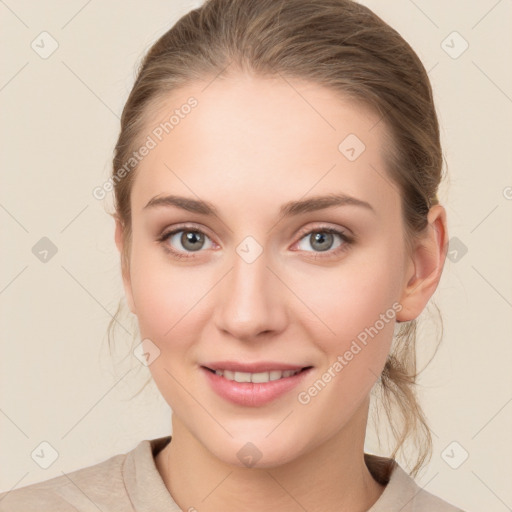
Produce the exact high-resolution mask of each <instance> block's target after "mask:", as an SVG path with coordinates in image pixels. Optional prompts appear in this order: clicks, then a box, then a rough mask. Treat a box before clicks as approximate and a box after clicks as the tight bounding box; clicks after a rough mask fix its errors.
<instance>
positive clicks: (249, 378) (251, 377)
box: [215, 370, 300, 384]
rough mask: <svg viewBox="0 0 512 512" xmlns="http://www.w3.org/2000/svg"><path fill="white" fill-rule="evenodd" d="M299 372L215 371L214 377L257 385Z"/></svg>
mask: <svg viewBox="0 0 512 512" xmlns="http://www.w3.org/2000/svg"><path fill="white" fill-rule="evenodd" d="M299 372H300V370H284V371H280V370H272V371H270V372H260V373H248V372H232V371H230V370H215V374H216V375H220V376H221V377H224V378H225V379H228V380H234V381H235V382H255V383H257V384H262V383H265V382H270V381H272V380H278V379H282V378H285V377H291V376H292V375H295V374H296V373H299Z"/></svg>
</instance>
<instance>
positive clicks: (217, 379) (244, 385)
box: [201, 361, 312, 407]
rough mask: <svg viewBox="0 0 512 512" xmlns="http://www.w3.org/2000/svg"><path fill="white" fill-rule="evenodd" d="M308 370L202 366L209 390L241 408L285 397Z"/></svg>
mask: <svg viewBox="0 0 512 512" xmlns="http://www.w3.org/2000/svg"><path fill="white" fill-rule="evenodd" d="M311 368H312V367H311V366H301V365H292V364H288V363H276V362H265V361H264V362H257V363H238V362H233V361H219V362H213V363H207V364H205V365H203V366H201V369H202V370H203V372H204V374H205V375H206V378H207V381H208V382H209V384H210V385H211V387H212V389H213V390H214V391H215V392H216V393H217V394H218V395H220V396H221V397H222V398H224V399H226V400H228V401H230V402H232V403H235V404H237V405H243V406H252V407H255V406H262V405H265V404H267V403H269V402H271V401H273V400H275V399H276V398H278V397H280V396H282V395H284V394H285V393H287V392H288V391H290V390H291V389H293V388H294V387H295V386H297V385H298V383H299V382H300V381H301V380H302V379H303V378H304V376H305V374H306V373H308V372H309V370H311Z"/></svg>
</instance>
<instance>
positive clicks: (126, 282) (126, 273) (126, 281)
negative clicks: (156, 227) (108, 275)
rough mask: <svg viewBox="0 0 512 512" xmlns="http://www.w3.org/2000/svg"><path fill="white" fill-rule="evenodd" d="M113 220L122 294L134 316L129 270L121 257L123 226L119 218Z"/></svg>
mask: <svg viewBox="0 0 512 512" xmlns="http://www.w3.org/2000/svg"><path fill="white" fill-rule="evenodd" d="M114 219H115V221H116V233H115V240H116V246H117V249H118V250H119V254H120V256H121V274H122V276H123V287H124V293H125V296H126V301H127V302H128V306H129V307H130V311H131V312H132V313H133V314H135V315H136V314H137V312H136V310H135V304H134V302H133V294H132V284H131V279H130V268H129V264H128V262H127V261H125V259H124V257H123V249H124V244H125V236H124V225H123V223H122V222H121V220H120V219H119V217H114Z"/></svg>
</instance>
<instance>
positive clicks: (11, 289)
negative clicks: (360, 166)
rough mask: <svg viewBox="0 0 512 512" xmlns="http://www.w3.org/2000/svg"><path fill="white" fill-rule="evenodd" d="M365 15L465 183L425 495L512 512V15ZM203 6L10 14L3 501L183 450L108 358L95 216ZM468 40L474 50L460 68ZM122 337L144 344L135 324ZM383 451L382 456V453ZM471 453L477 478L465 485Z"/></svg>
mask: <svg viewBox="0 0 512 512" xmlns="http://www.w3.org/2000/svg"><path fill="white" fill-rule="evenodd" d="M196 3H197V2H196ZM363 3H365V4H366V5H368V6H369V7H371V8H372V9H374V10H375V12H376V13H377V14H379V15H380V16H381V17H382V18H383V19H384V20H386V21H387V22H388V23H390V24H391V25H392V26H393V27H395V28H396V29H397V30H398V31H399V32H400V33H401V34H402V35H403V36H404V37H405V39H407V40H408V41H409V42H410V44H411V45H412V46H413V48H414V49H415V50H416V51H417V52H418V54H419V55H420V57H421V58H422V60H423V62H424V64H425V67H426V69H427V70H429V74H430V77H431V80H432V84H433V87H434V90H435V96H436V101H437V108H438V112H439V117H440V122H441V125H442V137H443V144H444V152H445V158H446V162H447V165H448V172H449V182H446V183H444V184H443V189H442V193H441V201H442V203H443V204H445V206H446V208H447V212H448V218H449V230H450V236H451V237H452V240H451V260H448V261H447V264H446V267H445V272H444V275H443V278H442V281H441V284H440V287H439V289H438V291H437V292H436V295H435V300H436V303H437V304H438V305H439V306H440V308H441V310H442V312H443V317H444V324H445V333H444V339H443V342H442V345H441V348H440V350H439V352H438V354H437V356H436V358H435V359H434V361H433V362H432V363H431V365H430V366H429V368H428V369H427V370H426V371H425V373H424V377H423V379H422V382H421V383H422V387H421V396H422V398H423V403H424V406H425V409H426V412H427V415H428V417H429V419H430V422H431V426H432V429H433V431H434V435H433V437H434V454H433V457H432V461H431V463H430V464H429V466H428V467H427V468H426V470H425V471H423V472H422V473H421V475H420V477H419V478H418V482H419V483H420V484H421V485H423V486H425V488H426V489H427V490H429V491H430V492H433V493H435V494H438V495H440V496H442V497H443V498H445V499H447V500H449V501H451V502H453V503H455V504H457V505H459V506H460V507H462V508H464V509H466V510H468V511H478V510H485V511H491V510H492V511H496V512H500V511H506V510H510V509H511V508H512V488H511V486H510V481H511V476H512V438H511V436H510V432H511V427H512V372H511V371H510V366H511V362H512V343H511V333H512V328H511V318H512V314H511V313H512V286H511V283H512V275H511V274H512V273H511V265H510V262H511V261H512V250H511V246H512V242H511V224H512V222H511V210H512V175H511V173H510V169H511V160H512V158H511V151H510V146H511V141H512V70H511V67H510V62H511V61H512V44H511V43H512V26H511V20H512V4H511V2H510V0H501V1H496V0H479V1H474V2H467V1H463V0H452V1H450V2H445V1H444V0H423V1H420V0H415V1H412V0H395V1H393V2H382V1H378V0H366V1H365V2H363ZM192 6H193V4H192V3H191V2H187V1H185V0H182V1H178V0H173V1H159V0H152V1H149V2H135V1H133V0H132V1H122V2H121V1H110V2H99V1H97V0H96V1H94V0H93V1H89V2H87V1H83V0H82V1H70V2H57V1H47V2H35V1H23V0H19V1H14V0H7V1H6V2H3V1H2V2H0V16H1V19H2V27H3V29H2V31H1V32H0V38H1V39H2V40H1V44H2V47H3V52H2V55H3V66H2V69H1V76H0V102H1V107H2V118H1V119H2V123H1V124H2V137H1V143H2V147H1V153H0V154H1V158H2V165H1V173H2V175H1V189H0V222H1V227H2V231H1V233H2V238H1V240H2V242H1V243H2V265H1V266H0V308H1V309H0V311H1V325H2V345H1V349H2V350H1V358H0V433H1V436H0V454H1V456H0V457H1V458H0V491H6V490H9V489H11V488H14V487H20V486H25V485H28V484H30V483H32V482H37V481H40V480H46V479H48V478H51V477H53V476H57V475H61V474H62V473H63V472H64V473H67V472H69V471H72V470H74V469H78V468H80V467H85V466H88V465H92V464H95V463H97V462H100V461H102V460H104V459H106V458H108V457H110V456H112V455H114V454H116V453H120V452H124V451H127V450H130V449H132V448H133V447H134V446H135V444H136V443H138V441H139V440H141V439H150V438H153V437H157V436H161V435H167V434H168V433H169V432H168V428H169V426H168V425H169V418H170V411H169V409H168V407H167V404H166V403H165V402H164V401H163V399H162V398H161V397H160V395H159V394H158V392H157V390H156V387H154V386H153V385H152V386H148V387H147V388H146V390H145V391H144V392H143V393H141V394H140V395H138V396H137V397H136V398H133V399H130V397H131V396H132V395H134V394H135V393H136V392H137V391H138V389H139V388H140V387H141V386H142V384H143V383H144V382H145V379H146V377H147V376H148V375H149V374H148V372H147V369H146V368H145V367H143V366H142V365H141V364H140V363H139V362H138V360H137V359H136V358H135V357H133V356H131V355H129V354H128V355H127V352H126V350H124V351H123V350H122V348H123V346H124V347H127V346H128V344H129V343H130V336H129V335H127V334H126V333H124V332H123V329H122V328H121V329H119V330H118V333H119V336H118V338H117V343H118V346H119V347H120V350H119V351H118V354H117V355H116V357H115V358H113V359H112V358H111V357H110V355H109V351H108V349H107V344H106V327H107V324H108V321H109V320H110V318H111V315H112V314H113V313H114V312H115V309H116V306H117V302H118V299H119V297H120V296H121V294H122V288H121V281H120V276H119V264H118V261H119V260H118V254H117V252H116V249H115V245H114V241H113V221H112V220H111V219H110V217H108V216H107V214H106V213H105V208H107V207H108V206H109V204H110V202H109V201H107V202H105V203H103V202H100V201H97V200H96V199H95V198H94V197H93V196H92V190H93V188H94V187H95V186H97V185H101V184H102V183H103V181H104V180H105V179H106V178H107V177H108V173H109V165H110V158H111V155H112V149H113V145H114V142H115V138H116V136H117V130H118V123H119V120H118V117H119V115H120V113H121V110H122V106H123V102H124V101H125V99H126V97H127V94H128V92H129V90H130V87H131V85H132V82H133V78H134V72H135V66H136V64H137V63H138V62H139V59H140V57H141V56H142V54H143V53H144V51H145V49H147V47H148V46H149V45H150V44H151V43H152V42H153V41H154V40H155V39H156V38H157V37H158V36H159V35H161V34H162V33H163V32H164V31H165V30H167V29H168V28H169V27H170V26H171V25H172V24H173V23H174V21H175V20H176V19H177V18H178V17H179V16H181V15H182V14H184V13H185V12H186V11H187V10H189V9H190V8H191V7H192ZM43 31H47V32H48V33H49V34H51V37H52V38H54V39H55V40H56V41H57V43H58V48H57V49H56V51H55V52H54V53H53V54H52V55H51V56H49V57H48V58H46V59H43V58H41V56H40V55H39V54H38V53H37V52H36V51H35V50H34V49H33V48H32V47H31V43H32V41H35V43H34V45H35V46H36V45H39V48H38V51H39V52H41V51H42V48H41V47H42V43H41V38H42V37H46V38H47V39H46V40H45V48H46V49H49V48H51V46H50V44H51V41H50V39H48V36H40V33H41V32H43ZM454 31H456V32H457V33H458V34H459V35H457V34H455V35H453V34H452V32H454ZM450 34H451V35H450ZM447 37H448V39H446V38H447ZM462 38H463V39H462ZM444 40H446V42H445V43H442V42H443V41H444ZM464 40H465V41H467V43H468V44H469V47H468V49H467V50H466V51H465V52H464V53H462V54H461V55H460V56H458V57H457V58H453V57H454V56H455V55H456V54H457V53H458V52H459V51H460V50H461V49H462V48H463V46H462V45H463V44H464ZM36 48H37V46H36ZM445 50H447V51H448V52H449V53H451V55H449V53H447V51H445ZM42 237H48V238H49V239H50V240H51V241H52V242H53V244H55V246H56V248H57V250H58V252H57V253H56V254H55V255H54V256H53V257H51V258H49V260H48V261H47V262H46V263H44V262H42V261H40V260H39V259H38V258H37V257H36V256H35V255H34V254H33V252H32V248H33V247H34V246H35V244H36V243H38V241H39V240H40V239H41V238H42ZM454 237H455V238H456V240H455V239H454ZM464 247H465V248H466V249H467V253H465V254H463V252H464V251H463V249H464ZM427 320H428V318H427ZM123 325H124V326H125V328H126V330H127V331H132V330H133V326H132V325H131V324H130V322H129V319H126V321H125V322H124V323H123ZM427 343H430V344H431V343H432V337H429V332H428V329H426V330H425V336H423V338H422V345H426V344H427ZM123 358H124V360H122V359H123ZM121 360H122V361H121ZM44 441H46V442H48V443H49V444H50V445H51V446H52V447H53V448H54V449H55V450H56V451H57V452H58V458H57V459H56V460H55V462H54V463H53V464H52V465H51V466H50V467H48V469H43V468H41V467H40V466H39V465H38V464H37V463H36V462H35V461H34V460H33V458H32V457H31V454H32V453H33V452H34V451H35V452H36V453H37V452H38V450H39V451H40V449H41V446H40V443H41V442H44ZM454 441H455V442H456V443H458V444H456V445H451V446H450V444H451V443H452V442H454ZM43 446H45V445H43ZM447 447H448V450H447V451H446V448H447ZM368 450H370V451H371V450H376V447H375V441H374V439H373V438H372V436H371V435H370V436H369V438H368ZM452 450H453V451H452ZM465 452H467V453H468V454H469V456H468V458H467V460H466V461H465V462H464V463H462V464H461V465H460V467H459V468H458V469H453V468H452V467H450V464H451V465H452V466H453V465H457V463H460V461H461V460H462V459H461V457H463V455H464V453H465ZM46 453H49V450H47V451H46ZM443 454H444V455H443ZM34 458H36V459H37V457H34Z"/></svg>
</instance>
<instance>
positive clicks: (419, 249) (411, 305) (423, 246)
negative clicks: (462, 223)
mask: <svg viewBox="0 0 512 512" xmlns="http://www.w3.org/2000/svg"><path fill="white" fill-rule="evenodd" d="M447 250H448V231H447V223H446V211H445V209H444V208H443V207H442V206H441V205H434V206H432V207H431V208H430V211H429V213H428V227H427V228H426V231H425V235H424V236H422V238H421V239H420V240H418V241H417V244H416V247H415V248H414V251H413V255H412V257H411V262H410V263H411V264H410V265H409V274H408V275H407V276H406V284H405V287H404V289H403V292H402V298H401V300H400V303H401V305H402V310H401V311H400V313H399V314H397V321H400V322H407V321H410V320H414V319H415V318H417V317H418V316H419V315H420V313H421V312H422V311H423V309H424V308H425V307H426V305H427V303H428V301H429V300H430V298H431V297H432V295H433V294H434V292H435V291H436V288H437V286H438V284H439V281H440V279H441V275H442V271H443V267H444V262H445V260H446V253H447Z"/></svg>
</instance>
